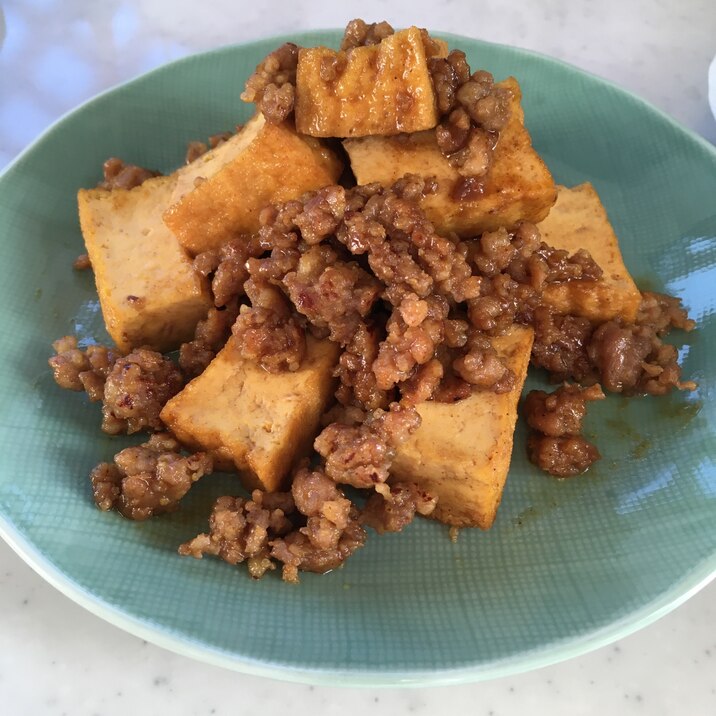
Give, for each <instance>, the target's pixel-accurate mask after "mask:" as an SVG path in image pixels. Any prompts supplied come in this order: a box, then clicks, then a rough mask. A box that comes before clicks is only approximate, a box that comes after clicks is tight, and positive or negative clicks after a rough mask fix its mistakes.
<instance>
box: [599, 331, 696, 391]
mask: <svg viewBox="0 0 716 716" xmlns="http://www.w3.org/2000/svg"><path fill="white" fill-rule="evenodd" d="M661 325H662V323H661V322H660V323H659V326H661ZM663 330H666V329H663ZM587 353H588V355H589V358H590V360H591V361H592V363H593V365H594V366H595V368H596V370H597V371H598V372H599V375H600V379H601V382H602V383H603V384H604V387H605V388H606V389H607V390H609V391H612V392H615V393H626V394H628V395H630V394H636V393H647V394H650V395H664V394H665V393H668V392H669V391H670V390H671V389H672V388H679V389H681V390H693V389H694V388H695V387H696V384H695V383H693V382H692V381H687V382H684V383H682V382H681V381H680V377H681V367H680V366H679V363H678V358H679V354H678V351H677V350H676V348H675V347H674V346H672V345H670V344H668V343H664V342H663V341H662V340H661V338H660V337H659V335H658V334H657V328H655V327H652V326H649V325H622V324H620V323H619V322H617V321H607V322H606V323H603V324H602V325H601V326H599V328H597V329H596V330H595V331H594V333H593V335H592V338H591V340H590V342H589V345H588V346H587Z"/></svg>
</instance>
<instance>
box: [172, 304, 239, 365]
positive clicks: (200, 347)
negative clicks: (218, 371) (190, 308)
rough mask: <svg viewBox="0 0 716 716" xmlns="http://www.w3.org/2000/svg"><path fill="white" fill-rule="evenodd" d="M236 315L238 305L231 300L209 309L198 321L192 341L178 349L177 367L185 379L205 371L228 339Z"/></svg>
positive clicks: (237, 313)
mask: <svg viewBox="0 0 716 716" xmlns="http://www.w3.org/2000/svg"><path fill="white" fill-rule="evenodd" d="M238 315H239V303H238V301H237V300H233V301H231V302H230V303H229V305H227V306H224V307H222V308H210V309H209V313H208V314H207V317H206V318H205V319H203V320H201V321H199V323H198V324H197V326H196V331H195V332H194V339H193V340H192V341H189V342H188V343H182V345H181V346H180V347H179V367H180V368H181V370H182V373H184V375H185V376H186V377H187V378H195V377H196V376H198V375H200V374H201V373H203V372H204V371H205V370H206V367H207V366H208V365H209V363H211V361H212V360H214V357H215V356H216V354H217V353H218V352H219V351H220V350H221V349H222V348H223V347H224V345H225V344H226V341H227V340H228V339H229V336H230V335H231V327H232V326H233V325H234V322H235V321H236V318H237V316H238Z"/></svg>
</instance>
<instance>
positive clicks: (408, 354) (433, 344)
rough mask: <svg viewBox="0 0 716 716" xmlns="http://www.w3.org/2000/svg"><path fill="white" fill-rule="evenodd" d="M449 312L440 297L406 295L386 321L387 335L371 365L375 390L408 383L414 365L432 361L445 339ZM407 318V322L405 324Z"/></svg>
mask: <svg viewBox="0 0 716 716" xmlns="http://www.w3.org/2000/svg"><path fill="white" fill-rule="evenodd" d="M448 310H449V306H448V303H447V301H445V299H443V298H441V297H440V296H435V295H433V296H429V297H428V298H427V299H425V300H423V299H420V298H418V297H417V296H416V295H415V294H407V295H406V296H405V298H404V299H403V301H402V302H401V304H400V305H399V306H398V308H397V310H394V311H393V313H392V315H391V316H390V318H389V319H388V323H387V324H386V328H387V336H386V338H385V340H384V341H383V342H382V343H381V344H380V348H379V350H378V357H377V358H376V359H375V361H374V362H373V373H374V374H375V378H376V383H377V386H378V388H380V389H381V390H390V389H391V388H393V387H394V386H395V385H397V384H398V383H401V382H403V381H406V380H409V379H410V378H411V377H412V375H413V372H414V370H415V368H416V367H417V366H420V365H423V364H425V363H427V362H428V361H430V360H431V359H432V358H433V356H434V355H435V351H436V350H437V348H438V345H439V344H440V343H441V342H442V341H443V338H444V331H445V329H444V322H445V320H446V319H447V316H448ZM406 316H407V317H408V320H409V321H410V323H408V322H406V320H405V317H406ZM411 324H413V325H411Z"/></svg>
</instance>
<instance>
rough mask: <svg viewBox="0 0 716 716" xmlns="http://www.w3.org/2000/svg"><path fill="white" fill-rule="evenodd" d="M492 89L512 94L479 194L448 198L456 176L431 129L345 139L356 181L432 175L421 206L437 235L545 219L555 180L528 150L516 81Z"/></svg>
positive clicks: (554, 193)
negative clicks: (431, 189)
mask: <svg viewBox="0 0 716 716" xmlns="http://www.w3.org/2000/svg"><path fill="white" fill-rule="evenodd" d="M497 86H498V87H504V88H506V89H509V90H510V91H511V93H512V99H511V102H510V110H511V112H510V120H509V122H508V123H507V126H506V127H505V128H504V129H503V130H502V131H501V132H500V139H499V142H498V144H497V147H496V148H495V152H494V155H493V158H492V165H491V167H490V169H489V171H488V173H487V176H486V177H485V178H484V180H483V186H484V190H483V193H482V194H481V195H480V196H478V197H476V198H463V199H456V198H453V196H452V192H453V188H454V187H455V184H456V182H457V181H458V180H459V179H460V174H459V173H458V171H457V170H456V169H454V168H453V167H452V166H450V164H449V162H448V160H447V159H446V158H445V157H444V156H443V154H442V152H441V151H440V149H439V148H438V145H437V142H436V140H435V133H434V132H432V131H429V132H419V133H417V134H412V135H410V136H401V137H365V138H363V139H348V140H346V141H344V142H343V145H344V147H345V148H346V150H347V152H348V155H349V156H350V160H351V168H352V169H353V173H354V174H355V175H356V179H357V180H358V183H359V184H369V183H371V182H379V183H380V184H382V185H383V186H390V185H391V184H392V183H393V182H394V181H396V180H397V179H399V178H400V177H402V176H403V175H405V174H418V175H420V176H424V177H430V176H432V177H435V179H436V180H437V183H438V189H437V192H436V193H435V194H431V195H430V196H427V197H425V198H424V199H423V201H422V207H423V209H424V210H425V213H426V214H427V216H428V218H429V219H430V221H432V222H433V224H435V227H436V228H437V230H438V232H439V233H441V234H447V233H448V232H451V231H454V232H455V233H457V234H458V235H460V236H462V237H472V236H477V235H478V234H481V233H482V232H483V231H494V230H495V229H497V228H499V227H501V226H506V227H511V226H514V225H515V224H517V223H518V222H520V221H532V222H538V221H541V220H542V219H544V218H545V216H547V214H548V212H549V210H550V208H551V206H552V205H553V204H554V202H555V199H556V196H557V189H556V186H555V183H554V180H553V179H552V175H551V174H550V172H549V169H547V166H546V165H545V163H544V162H543V161H542V159H541V158H540V156H539V155H538V154H537V152H536V151H535V150H534V148H533V147H532V140H531V138H530V135H529V132H528V131H527V129H526V128H525V125H524V112H523V111H522V105H521V98H522V93H521V90H520V86H519V84H518V83H517V80H516V79H514V77H509V78H508V79H506V80H504V81H502V82H499V83H497Z"/></svg>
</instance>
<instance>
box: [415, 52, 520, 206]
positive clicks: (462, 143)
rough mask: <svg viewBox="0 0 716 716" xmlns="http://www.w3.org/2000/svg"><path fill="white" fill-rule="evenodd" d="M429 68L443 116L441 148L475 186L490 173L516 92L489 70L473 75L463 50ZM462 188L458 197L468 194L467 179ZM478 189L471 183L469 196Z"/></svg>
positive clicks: (434, 61) (431, 61)
mask: <svg viewBox="0 0 716 716" xmlns="http://www.w3.org/2000/svg"><path fill="white" fill-rule="evenodd" d="M428 64H429V67H430V73H431V76H432V79H433V87H434V88H435V95H436V97H437V105H438V111H439V112H440V116H441V121H440V123H439V124H438V126H437V127H436V128H435V138H436V140H437V144H438V147H439V148H440V150H441V151H442V153H443V154H444V155H445V156H446V157H447V159H448V161H449V162H450V164H452V166H454V167H455V168H456V169H457V170H458V171H459V172H460V174H461V175H462V176H463V177H465V178H469V179H471V180H473V183H474V180H477V179H479V178H480V177H484V176H485V175H486V174H487V172H488V171H489V168H490V165H491V163H492V155H493V152H494V150H495V147H496V146H497V143H498V141H499V136H500V131H501V130H502V129H504V127H505V126H506V125H507V122H508V121H509V118H510V99H511V94H510V91H509V90H507V89H505V88H502V87H496V86H495V82H494V78H493V77H492V75H491V74H490V73H489V72H486V71H485V70H478V71H477V72H474V73H471V72H470V66H469V65H468V63H467V60H466V58H465V53H464V52H461V51H460V50H452V51H451V52H450V54H449V55H448V56H447V58H439V57H432V58H430V59H429V60H428ZM459 185H460V190H459V192H458V193H463V194H464V193H465V188H466V184H465V183H464V182H463V181H462V180H461V181H460V182H459ZM478 186H479V185H478ZM475 190H476V187H475V186H473V184H471V185H470V191H469V193H474V192H475Z"/></svg>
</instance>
